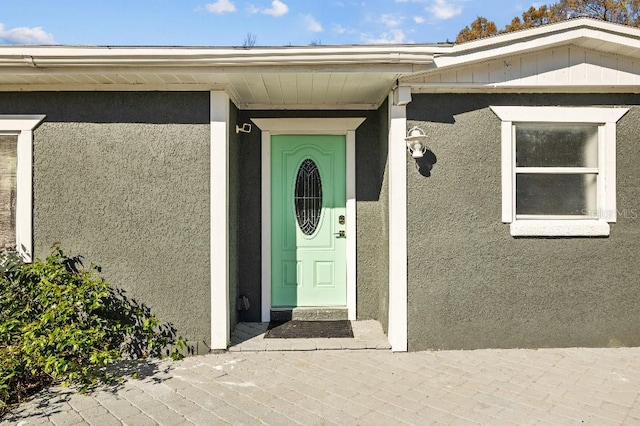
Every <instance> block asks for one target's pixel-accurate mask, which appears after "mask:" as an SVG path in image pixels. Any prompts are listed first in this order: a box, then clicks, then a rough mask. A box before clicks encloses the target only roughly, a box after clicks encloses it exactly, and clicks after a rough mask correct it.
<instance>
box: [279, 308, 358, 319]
mask: <svg viewBox="0 0 640 426" xmlns="http://www.w3.org/2000/svg"><path fill="white" fill-rule="evenodd" d="M348 319H349V310H348V309H347V307H346V306H296V307H284V308H271V321H292V320H295V321H340V320H348Z"/></svg>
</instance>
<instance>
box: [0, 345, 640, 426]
mask: <svg viewBox="0 0 640 426" xmlns="http://www.w3.org/2000/svg"><path fill="white" fill-rule="evenodd" d="M143 367H144V368H143V369H142V371H141V373H140V376H141V378H140V379H130V380H127V381H126V382H125V383H123V384H122V385H120V386H119V387H117V388H114V389H102V390H100V391H96V392H94V393H93V394H91V395H89V396H84V395H79V394H77V393H75V392H74V391H72V390H69V389H64V388H62V389H61V388H56V389H54V390H53V391H52V392H48V393H44V394H41V395H39V396H38V397H36V398H35V399H34V400H33V401H31V402H28V403H26V404H23V405H22V406H21V407H19V408H18V409H17V410H15V411H14V413H13V414H11V415H10V416H8V417H5V418H4V419H3V421H2V423H1V424H2V425H3V426H4V425H10V424H11V425H14V424H18V425H35V424H42V423H52V424H55V425H74V424H92V425H120V424H128V425H155V424H163V425H191V424H196V425H215V424H226V423H229V424H234V425H237V424H273V425H281V424H303V425H314V424H318V425H319V424H349V425H351V424H362V425H377V424H381V425H395V424H420V425H422V424H436V423H441V424H474V423H479V424H552V425H558V424H591V425H607V424H611V425H619V424H640V399H639V391H640V349H639V348H631V349H630V348H620V349H540V350H479V351H443V352H415V353H391V352H389V351H379V350H378V351H375V350H357V351H348V350H347V351H306V352H235V353H233V352H227V353H222V354H212V355H206V356H198V357H192V358H188V359H185V360H183V361H179V362H171V361H162V362H158V363H152V364H145V365H144V366H143Z"/></svg>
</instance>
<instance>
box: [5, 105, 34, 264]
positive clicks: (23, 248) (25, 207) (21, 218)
mask: <svg viewBox="0 0 640 426" xmlns="http://www.w3.org/2000/svg"><path fill="white" fill-rule="evenodd" d="M44 117H45V116H44V115H0V244H1V245H2V246H3V247H15V248H16V250H17V251H18V253H20V255H21V256H22V258H23V260H24V261H25V262H31V261H32V260H33V232H32V231H33V230H32V220H33V215H32V211H33V209H32V207H33V206H32V193H33V192H32V176H33V129H34V128H35V127H36V126H37V125H38V124H40V122H41V121H42V120H43V119H44Z"/></svg>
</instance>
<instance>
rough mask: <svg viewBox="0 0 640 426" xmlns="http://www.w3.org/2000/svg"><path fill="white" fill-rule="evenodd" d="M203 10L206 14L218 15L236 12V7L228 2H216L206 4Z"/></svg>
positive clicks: (226, 0)
mask: <svg viewBox="0 0 640 426" xmlns="http://www.w3.org/2000/svg"><path fill="white" fill-rule="evenodd" d="M204 8H205V10H206V11H207V12H211V13H218V14H221V13H227V12H235V11H236V6H235V5H234V4H233V3H231V1H230V0H217V1H216V2H214V3H207V4H205V5H204Z"/></svg>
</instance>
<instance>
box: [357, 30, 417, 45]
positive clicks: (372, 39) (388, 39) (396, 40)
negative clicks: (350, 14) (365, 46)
mask: <svg viewBox="0 0 640 426" xmlns="http://www.w3.org/2000/svg"><path fill="white" fill-rule="evenodd" d="M361 37H362V39H363V40H364V42H365V43H370V44H403V43H407V41H406V35H405V33H404V31H402V30H401V29H398V28H394V29H390V30H389V31H387V32H385V33H382V34H379V35H378V36H371V35H369V34H363V35H362V36H361Z"/></svg>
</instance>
